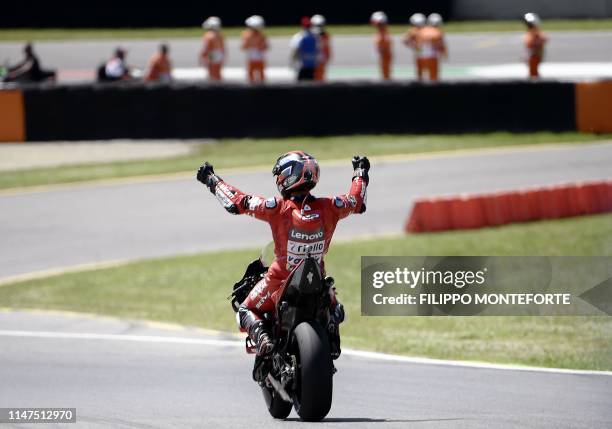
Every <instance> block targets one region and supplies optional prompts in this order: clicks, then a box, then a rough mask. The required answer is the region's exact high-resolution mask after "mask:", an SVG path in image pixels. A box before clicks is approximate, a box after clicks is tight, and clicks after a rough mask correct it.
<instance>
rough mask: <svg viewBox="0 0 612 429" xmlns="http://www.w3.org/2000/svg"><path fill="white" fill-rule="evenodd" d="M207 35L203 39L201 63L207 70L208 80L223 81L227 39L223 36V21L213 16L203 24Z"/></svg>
mask: <svg viewBox="0 0 612 429" xmlns="http://www.w3.org/2000/svg"><path fill="white" fill-rule="evenodd" d="M202 28H204V30H205V33H204V37H203V38H202V45H203V46H202V52H201V54H200V63H201V64H202V65H203V66H204V67H206V68H207V70H208V78H209V79H210V80H213V81H219V80H221V69H222V68H223V63H224V62H225V39H224V38H223V34H221V19H219V17H217V16H211V17H209V18H207V19H206V21H204V22H203V23H202Z"/></svg>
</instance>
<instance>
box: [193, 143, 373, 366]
mask: <svg viewBox="0 0 612 429" xmlns="http://www.w3.org/2000/svg"><path fill="white" fill-rule="evenodd" d="M352 164H353V169H354V172H353V177H352V183H351V188H350V190H349V192H348V193H347V194H345V195H339V196H335V197H327V198H317V197H315V196H313V195H312V194H311V193H310V191H311V190H312V189H313V188H314V187H315V186H316V184H317V182H318V180H319V174H320V171H319V165H318V163H317V161H316V159H315V158H314V157H312V156H310V155H308V154H307V153H305V152H303V151H292V152H288V153H286V154H284V155H282V156H280V157H279V158H278V160H277V161H276V163H275V165H274V168H273V169H272V174H273V176H274V177H275V178H276V185H277V188H278V190H279V192H280V194H281V196H277V197H271V198H267V199H266V198H264V197H261V196H254V195H248V194H245V193H244V192H242V191H240V190H238V189H237V188H235V187H233V186H231V185H229V184H228V183H226V182H225V181H223V180H222V179H221V177H219V176H218V175H216V174H215V172H214V170H213V166H212V165H211V164H209V163H207V162H205V163H204V164H203V165H202V166H201V167H200V169H199V170H198V172H197V179H198V180H199V181H200V182H202V183H203V184H204V185H206V186H207V187H208V188H209V190H210V191H211V192H212V193H213V194H214V195H215V197H216V198H217V200H218V201H219V202H220V203H221V205H222V206H223V207H224V208H225V209H226V210H227V211H228V212H229V213H232V214H247V215H250V216H253V217H255V218H256V219H259V220H262V221H264V222H267V223H268V224H269V225H270V228H271V230H272V237H273V239H274V256H275V258H274V262H273V263H272V264H271V266H270V267H269V269H268V271H267V273H266V275H265V277H264V278H263V279H262V280H261V281H260V282H259V283H257V285H255V287H254V288H253V289H252V290H251V292H250V293H249V295H248V297H247V298H246V299H245V300H244V302H243V303H242V304H241V305H240V307H239V309H238V313H237V314H238V316H237V317H238V323H239V326H240V329H241V330H242V331H244V332H247V333H248V334H249V337H250V338H251V340H252V341H253V343H254V344H255V345H256V349H257V354H258V355H260V356H263V355H266V354H268V353H270V352H271V351H272V350H273V348H274V344H273V343H272V340H271V335H270V332H269V328H268V327H267V324H266V323H265V320H264V319H263V314H264V313H267V312H271V311H273V310H274V308H275V307H276V305H277V303H278V300H279V299H280V296H281V293H282V287H281V286H282V284H283V282H284V280H285V279H287V277H288V276H289V274H290V272H291V270H292V269H293V268H294V267H295V266H296V265H297V264H298V263H299V262H300V261H301V260H302V259H304V258H305V257H306V255H307V254H310V255H311V256H312V257H314V258H315V259H317V260H318V262H319V263H320V264H321V268H322V270H323V271H324V270H325V267H324V261H323V258H324V256H325V254H326V253H327V250H328V248H329V245H330V243H331V240H332V236H333V234H334V230H335V228H336V224H337V223H338V221H340V220H341V219H343V218H345V217H347V216H349V215H350V214H353V213H358V214H359V213H364V212H365V210H366V190H367V186H368V183H369V174H368V173H369V170H370V162H369V160H368V158H366V157H363V156H355V157H354V158H353V159H352ZM330 295H331V303H332V305H331V314H330V320H331V322H330V325H329V326H328V329H329V330H330V332H331V333H336V334H337V332H338V325H339V324H340V323H341V322H342V321H343V320H344V309H343V307H342V304H340V303H339V302H338V300H337V298H336V296H335V290H331V291H330Z"/></svg>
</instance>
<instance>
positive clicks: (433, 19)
mask: <svg viewBox="0 0 612 429" xmlns="http://www.w3.org/2000/svg"><path fill="white" fill-rule="evenodd" d="M443 22H444V21H443V20H442V16H441V15H440V14H439V13H432V14H430V15H429V16H428V17H427V24H429V25H431V26H432V27H440V26H441V25H442V23H443Z"/></svg>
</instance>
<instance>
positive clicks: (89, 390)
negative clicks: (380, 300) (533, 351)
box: [0, 312, 612, 429]
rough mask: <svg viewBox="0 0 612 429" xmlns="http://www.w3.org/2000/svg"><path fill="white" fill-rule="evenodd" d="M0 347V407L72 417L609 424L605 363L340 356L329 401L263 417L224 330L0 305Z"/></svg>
mask: <svg viewBox="0 0 612 429" xmlns="http://www.w3.org/2000/svg"><path fill="white" fill-rule="evenodd" d="M79 337H80V338H79ZM227 340H230V341H227ZM207 343H209V344H207ZM210 343H213V344H210ZM0 350H2V353H0V380H2V384H1V385H0V386H1V387H0V404H2V406H3V407H70V408H76V413H77V423H78V425H77V426H79V427H94V428H95V427H113V428H140V429H145V428H160V427H202V428H244V427H249V428H268V427H271V428H288V427H317V428H351V429H352V428H361V427H368V428H376V427H380V428H385V429H386V428H432V427H434V428H516V427H529V428H578V427H580V428H587V427H589V428H591V427H592V428H596V427H597V428H604V427H610V426H611V425H612V407H610V398H611V397H612V375H610V373H608V374H607V375H606V374H598V375H593V374H567V373H548V372H525V371H515V370H494V369H483V368H465V367H452V366H445V365H427V364H414V363H399V362H398V363H390V362H384V361H377V360H370V359H363V358H357V357H353V356H341V357H340V359H339V360H338V361H337V364H336V365H337V367H338V370H339V371H338V373H337V374H336V375H335V378H334V402H333V405H332V409H331V412H330V414H329V415H328V417H327V419H326V420H325V421H324V422H323V423H322V424H316V425H315V424H305V423H301V422H299V421H297V416H296V414H295V412H292V414H291V415H290V417H289V421H285V422H278V421H274V420H273V419H272V418H270V416H269V415H268V412H267V410H266V408H265V405H264V402H263V398H262V397H261V393H260V391H259V388H258V386H257V385H256V384H255V383H254V382H252V381H251V379H250V371H251V368H252V363H251V360H252V357H250V356H247V355H246V354H245V353H244V350H243V349H242V342H239V341H236V340H235V339H234V338H223V337H221V338H219V337H211V336H210V335H205V334H203V333H202V332H200V331H197V330H191V329H187V328H186V329H179V330H168V329H161V328H159V327H152V326H148V325H140V324H137V323H128V322H122V321H118V320H113V319H106V318H90V317H81V316H74V315H73V316H65V315H57V314H47V313H35V314H28V313H21V312H0ZM71 426H72V425H65V427H71ZM3 427H14V428H17V429H18V428H20V427H24V426H23V425H12V426H11V425H3Z"/></svg>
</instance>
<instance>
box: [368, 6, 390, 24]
mask: <svg viewBox="0 0 612 429" xmlns="http://www.w3.org/2000/svg"><path fill="white" fill-rule="evenodd" d="M388 21H389V20H388V19H387V14H386V13H384V12H383V11H380V10H379V11H377V12H374V13H373V14H372V16H371V17H370V22H371V23H372V24H373V25H384V24H386V23H387V22H388Z"/></svg>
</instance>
